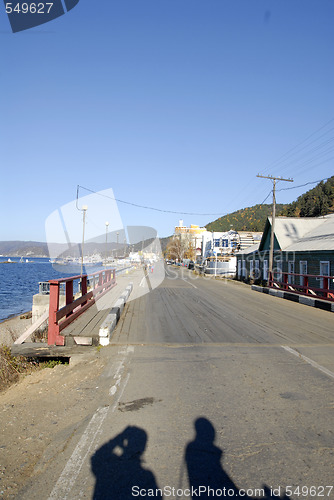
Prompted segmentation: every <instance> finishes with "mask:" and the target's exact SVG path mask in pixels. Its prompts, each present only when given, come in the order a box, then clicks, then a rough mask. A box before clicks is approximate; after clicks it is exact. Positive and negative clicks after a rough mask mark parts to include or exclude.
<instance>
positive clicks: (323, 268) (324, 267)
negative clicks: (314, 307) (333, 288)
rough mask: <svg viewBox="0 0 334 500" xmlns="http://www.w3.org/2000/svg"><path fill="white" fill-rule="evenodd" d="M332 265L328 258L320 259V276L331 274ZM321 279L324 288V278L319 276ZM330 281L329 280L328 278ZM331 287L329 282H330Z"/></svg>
mask: <svg viewBox="0 0 334 500" xmlns="http://www.w3.org/2000/svg"><path fill="white" fill-rule="evenodd" d="M329 270H330V266H329V261H328V260H321V261H320V273H319V274H320V276H329V275H330V271H329ZM319 280H320V288H324V278H319ZM328 281H329V280H328ZM328 288H329V283H328Z"/></svg>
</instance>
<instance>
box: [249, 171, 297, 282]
mask: <svg viewBox="0 0 334 500" xmlns="http://www.w3.org/2000/svg"><path fill="white" fill-rule="evenodd" d="M256 177H262V179H270V180H272V181H273V208H272V222H271V233H270V252H269V281H270V280H271V279H272V273H273V261H274V236H275V217H276V182H277V181H285V182H293V179H283V177H274V176H272V175H260V174H257V176H256Z"/></svg>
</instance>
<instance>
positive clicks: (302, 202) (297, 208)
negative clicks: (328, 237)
mask: <svg viewBox="0 0 334 500" xmlns="http://www.w3.org/2000/svg"><path fill="white" fill-rule="evenodd" d="M331 213H334V176H332V177H330V178H329V179H327V181H326V182H324V181H322V182H320V183H319V184H318V185H317V186H316V187H315V188H313V189H310V190H309V191H307V192H306V193H304V194H302V195H301V196H299V198H297V200H296V201H293V202H292V203H290V204H289V205H285V207H284V208H283V210H282V211H281V213H279V215H285V216H287V217H319V216H320V215H327V214H331Z"/></svg>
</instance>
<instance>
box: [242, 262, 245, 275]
mask: <svg viewBox="0 0 334 500" xmlns="http://www.w3.org/2000/svg"><path fill="white" fill-rule="evenodd" d="M242 277H243V278H246V261H245V260H244V259H243V260H242Z"/></svg>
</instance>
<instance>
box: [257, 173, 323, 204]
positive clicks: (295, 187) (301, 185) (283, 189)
mask: <svg viewBox="0 0 334 500" xmlns="http://www.w3.org/2000/svg"><path fill="white" fill-rule="evenodd" d="M328 179H329V177H326V179H320V181H313V182H306V183H305V184H300V186H293V187H289V188H281V189H277V190H276V191H288V190H290V189H297V188H301V187H305V186H309V185H310V184H318V183H319V182H323V181H327V180H328ZM267 198H268V196H267ZM267 198H266V199H267Z"/></svg>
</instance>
